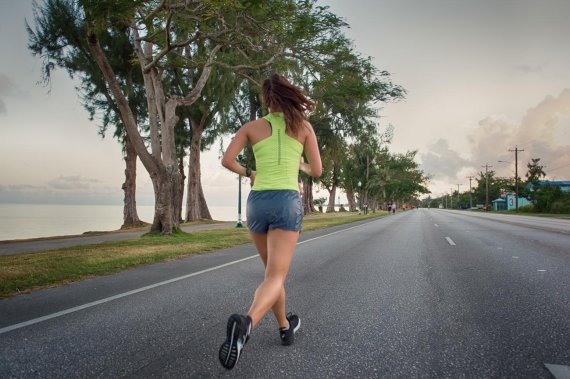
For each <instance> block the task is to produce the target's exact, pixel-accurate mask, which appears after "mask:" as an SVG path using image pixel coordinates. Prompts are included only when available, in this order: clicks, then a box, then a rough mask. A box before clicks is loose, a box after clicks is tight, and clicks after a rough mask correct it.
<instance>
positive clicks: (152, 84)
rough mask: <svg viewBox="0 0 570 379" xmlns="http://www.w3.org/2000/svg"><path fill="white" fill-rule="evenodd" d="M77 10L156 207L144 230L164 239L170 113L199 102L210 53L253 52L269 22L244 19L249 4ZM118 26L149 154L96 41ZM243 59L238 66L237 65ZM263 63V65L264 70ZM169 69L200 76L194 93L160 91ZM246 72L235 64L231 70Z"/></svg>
mask: <svg viewBox="0 0 570 379" xmlns="http://www.w3.org/2000/svg"><path fill="white" fill-rule="evenodd" d="M80 4H81V6H82V9H81V10H82V15H83V16H84V17H85V20H86V25H87V33H86V34H87V41H88V46H89V50H90V53H91V56H92V57H93V59H94V60H95V62H96V63H97V65H98V67H99V69H100V70H101V73H102V75H103V77H104V78H105V81H106V83H107V85H108V87H109V88H110V92H111V93H112V95H113V98H114V100H115V102H116V104H117V108H118V111H119V113H120V114H121V118H122V119H123V122H124V124H125V128H126V130H127V135H128V137H129V139H130V141H131V142H132V143H133V146H134V148H135V150H136V152H137V154H138V155H139V157H140V159H141V162H142V163H143V165H144V166H145V168H146V169H147V171H148V172H149V174H150V177H151V180H152V182H153V187H154V191H155V202H156V203H155V215H154V220H153V225H152V227H151V231H161V232H162V233H163V234H170V233H172V230H173V229H175V228H177V227H178V225H179V221H180V218H181V217H180V216H181V214H180V212H181V210H180V207H179V204H180V196H181V193H180V191H179V188H180V180H181V179H180V172H179V168H178V167H177V160H176V147H175V137H174V127H175V125H176V124H177V123H178V120H179V117H178V115H177V109H178V108H179V107H185V106H190V105H192V104H193V103H194V102H195V101H196V100H197V99H198V98H199V97H200V95H201V92H202V90H203V88H204V86H205V84H206V82H207V81H208V79H209V76H210V73H211V72H212V69H213V66H214V63H215V61H216V59H218V58H217V56H218V53H220V56H221V57H223V56H224V48H226V49H229V48H230V47H231V50H232V51H235V50H237V51H246V50H248V49H259V48H261V47H260V46H259V45H256V44H255V43H256V42H259V41H274V40H275V39H276V38H275V37H276V35H275V33H274V32H275V28H274V26H275V23H274V22H273V21H274V20H273V19H272V18H266V19H262V20H257V19H254V18H253V17H251V15H250V14H248V13H247V12H246V10H247V8H248V7H256V6H257V7H258V5H256V4H251V3H244V4H241V3H238V2H235V3H231V4H225V3H224V4H220V3H218V2H215V1H208V2H187V1H171V2H165V1H163V2H160V3H156V2H143V1H139V2H130V1H121V2H116V1H96V2H95V1H81V2H80ZM124 26H128V27H129V28H130V29H131V31H132V33H133V39H132V43H133V45H134V48H135V51H136V53H137V57H138V62H139V64H140V68H141V72H142V75H143V80H144V87H145V92H146V99H147V106H148V115H149V120H148V121H149V125H150V145H151V151H150V152H149V151H148V150H147V148H146V146H145V144H144V140H143V136H142V135H141V134H140V133H139V130H138V128H137V120H136V119H135V117H134V114H133V110H132V109H131V108H130V107H129V104H128V101H127V99H126V96H125V93H124V91H123V90H122V88H121V86H120V83H119V82H118V80H117V78H116V75H115V72H114V70H113V67H112V66H111V64H110V57H109V56H108V52H106V51H105V50H104V49H103V48H102V45H101V43H100V41H101V35H102V34H103V33H104V32H105V31H106V30H108V29H112V28H116V27H124ZM197 46H203V47H204V48H205V49H206V52H205V53H204V54H203V55H200V54H196V56H197V57H201V56H204V57H205V58H204V59H203V60H200V59H195V52H196V48H197ZM264 47H265V48H266V49H267V50H268V51H275V52H276V53H275V55H279V54H280V53H281V51H282V46H280V45H278V44H271V45H269V46H264ZM272 48H273V50H272ZM167 57H173V59H167ZM220 59H222V58H220ZM243 60H244V61H246V59H245V58H244V59H243ZM270 61H271V59H270V60H269V61H268V62H264V63H263V64H265V65H268V64H270ZM173 62H175V63H176V64H177V65H180V66H181V67H184V68H195V69H198V70H200V76H199V79H198V80H197V81H196V83H195V84H194V87H193V88H192V89H191V90H190V91H189V92H188V93H185V94H184V95H183V96H180V95H176V94H175V93H172V92H168V90H169V86H167V85H166V83H165V78H166V76H165V75H164V74H165V72H166V71H167V70H168V69H171V68H172V67H171V66H170V65H172V64H173ZM247 63H250V64H254V65H257V66H260V65H263V64H259V63H258V62H247ZM246 67H248V66H247V65H243V64H242V65H241V66H240V67H236V68H235V70H240V69H242V68H246Z"/></svg>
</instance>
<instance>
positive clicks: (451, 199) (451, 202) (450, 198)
mask: <svg viewBox="0 0 570 379" xmlns="http://www.w3.org/2000/svg"><path fill="white" fill-rule="evenodd" d="M449 204H450V205H449V208H450V209H453V188H452V189H451V190H450V191H449Z"/></svg>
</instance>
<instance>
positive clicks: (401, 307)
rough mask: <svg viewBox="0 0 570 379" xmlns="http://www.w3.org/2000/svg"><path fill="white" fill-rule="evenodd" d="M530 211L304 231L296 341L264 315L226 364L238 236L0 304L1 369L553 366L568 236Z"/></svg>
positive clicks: (569, 328)
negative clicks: (218, 245)
mask: <svg viewBox="0 0 570 379" xmlns="http://www.w3.org/2000/svg"><path fill="white" fill-rule="evenodd" d="M515 221H516V220H515ZM539 223H540V220H537V221H533V222H532V225H530V226H523V225H520V224H517V223H513V222H505V220H501V219H499V220H498V221H497V220H494V219H492V218H485V217H481V216H474V215H472V214H470V213H462V212H446V211H441V210H435V209H431V210H427V209H419V210H413V211H407V212H402V213H398V214H396V215H391V216H387V217H382V218H379V219H376V220H373V221H370V220H369V221H364V222H359V223H355V224H351V225H348V226H346V225H344V226H339V227H335V228H331V229H328V230H325V231H319V232H314V233H304V234H303V235H302V242H301V243H300V245H299V246H298V248H297V253H296V256H295V259H294V263H293V265H292V267H291V270H290V275H289V278H288V282H287V294H288V299H289V300H288V307H289V310H291V311H294V312H296V313H298V314H299V316H300V317H301V322H302V323H301V329H300V330H299V332H298V334H297V336H296V342H295V344H294V345H292V346H289V347H284V346H281V345H280V343H279V337H278V333H277V329H276V328H277V326H276V323H275V321H274V320H273V318H272V316H271V315H268V317H266V319H264V320H263V321H262V323H261V324H260V325H259V327H258V328H257V329H256V330H255V331H254V333H253V335H252V338H251V339H250V342H249V343H248V344H247V345H246V347H245V349H244V352H243V355H242V357H241V358H240V361H239V362H238V365H237V366H236V368H235V369H234V370H232V371H230V372H228V371H226V370H224V369H223V368H222V367H221V366H220V365H219V363H218V361H217V350H218V347H219V345H220V344H221V343H222V341H223V339H224V333H225V331H224V329H225V323H226V320H227V317H228V316H229V315H230V314H231V313H233V312H244V311H246V310H247V307H248V306H249V303H250V301H251V297H252V294H253V291H254V290H255V287H256V286H257V284H258V283H259V282H260V280H261V279H262V277H263V268H262V264H261V263H260V261H259V260H258V259H257V257H255V251H254V250H253V247H252V246H251V245H245V246H241V247H238V248H233V249H226V250H222V251H218V252H215V253H211V254H205V255H201V256H196V257H191V258H188V259H185V260H181V261H174V262H168V263H163V264H158V265H153V266H147V267H144V268H141V269H136V270H129V271H126V272H123V273H119V274H116V275H111V276H107V277H101V278H95V279H92V280H87V281H83V282H80V283H75V284H72V285H69V286H65V287H60V288H52V289H48V290H43V291H38V292H35V293H32V294H30V295H23V296H18V297H16V298H13V299H9V300H4V301H0V377H2V378H5V377H6V378H9V377H42V378H50V377H58V378H61V377H65V378H72V377H105V378H107V377H136V378H144V377H153V378H154V377H191V378H194V377H195V378H204V377H205V378H209V377H225V376H228V377H230V376H231V377H233V376H235V377H247V378H268V377H273V378H285V377H288V378H329V377H334V378H376V377H380V378H553V377H554V376H552V374H551V373H550V371H549V370H548V369H547V368H546V367H545V364H554V365H559V366H553V367H555V368H558V369H559V373H562V374H559V375H564V372H570V371H566V370H570V368H568V366H570V235H569V234H566V233H565V231H564V228H565V227H564V226H562V230H556V231H553V228H552V227H550V226H548V225H546V224H545V226H544V227H541V226H540V225H539ZM562 225H564V224H563V223H562ZM568 225H570V222H569V223H568V224H566V226H568ZM569 230H570V229H569ZM233 262H235V263H233ZM145 286H146V287H145ZM42 317H43V318H42ZM561 377H562V376H559V378H561Z"/></svg>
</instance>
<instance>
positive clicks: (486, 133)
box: [469, 89, 570, 179]
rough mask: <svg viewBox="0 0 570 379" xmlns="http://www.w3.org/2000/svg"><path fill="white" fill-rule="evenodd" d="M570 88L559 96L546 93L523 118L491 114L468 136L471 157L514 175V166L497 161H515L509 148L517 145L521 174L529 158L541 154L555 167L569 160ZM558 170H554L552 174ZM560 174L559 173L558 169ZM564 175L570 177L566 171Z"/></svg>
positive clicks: (498, 171) (474, 160) (548, 163)
mask: <svg viewBox="0 0 570 379" xmlns="http://www.w3.org/2000/svg"><path fill="white" fill-rule="evenodd" d="M569 120H570V89H565V90H564V91H562V92H561V93H560V95H559V96H557V97H553V96H547V97H546V98H545V99H544V100H542V101H541V102H540V103H539V104H538V105H537V106H535V107H533V108H530V109H528V110H527V112H526V114H525V116H524V117H523V118H522V120H521V121H520V122H518V123H517V122H513V121H507V120H505V119H504V118H501V117H488V118H486V119H484V120H482V121H480V122H479V127H478V128H477V129H476V130H475V131H474V132H473V133H472V134H471V135H470V136H469V142H470V144H471V158H472V161H473V162H478V164H485V163H490V164H493V165H494V166H495V167H494V170H495V171H497V173H498V174H499V175H501V176H512V175H513V173H512V171H513V166H510V165H501V164H498V163H496V162H497V161H498V160H505V161H508V162H514V160H515V157H514V153H513V152H510V151H509V149H511V150H512V149H514V148H515V147H518V148H519V149H523V150H524V152H523V153H521V154H519V176H521V177H524V173H525V172H526V163H527V162H528V161H530V158H541V163H544V164H545V165H546V166H547V167H546V169H545V171H546V173H547V174H549V173H548V167H550V168H552V169H554V168H555V167H559V166H564V165H567V164H570V133H569V132H570V121H569ZM554 174H555V173H554V172H553V175H554ZM558 175H560V173H558ZM562 179H570V178H569V177H568V175H566V176H565V177H564V178H562Z"/></svg>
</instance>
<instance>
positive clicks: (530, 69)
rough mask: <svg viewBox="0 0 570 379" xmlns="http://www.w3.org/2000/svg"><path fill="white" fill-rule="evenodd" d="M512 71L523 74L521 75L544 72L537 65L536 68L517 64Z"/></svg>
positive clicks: (541, 67) (542, 68)
mask: <svg viewBox="0 0 570 379" xmlns="http://www.w3.org/2000/svg"><path fill="white" fill-rule="evenodd" d="M513 69H514V70H515V71H517V72H520V73H523V74H533V73H541V72H543V71H544V67H543V66H540V65H537V66H531V65H528V64H518V65H514V66H513Z"/></svg>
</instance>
